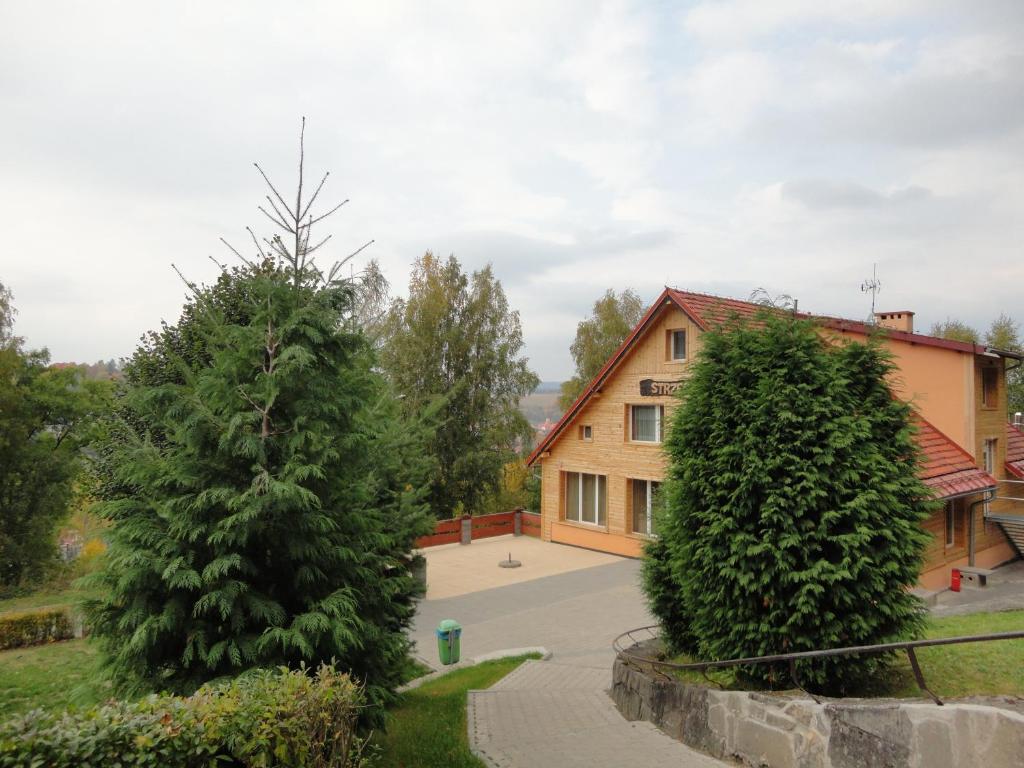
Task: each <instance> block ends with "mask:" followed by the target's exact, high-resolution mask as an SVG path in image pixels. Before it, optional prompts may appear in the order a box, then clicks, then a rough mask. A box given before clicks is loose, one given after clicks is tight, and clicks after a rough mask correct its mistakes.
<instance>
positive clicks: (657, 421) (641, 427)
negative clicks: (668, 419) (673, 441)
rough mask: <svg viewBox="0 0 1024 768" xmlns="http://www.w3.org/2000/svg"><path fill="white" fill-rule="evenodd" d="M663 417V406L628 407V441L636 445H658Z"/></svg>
mask: <svg viewBox="0 0 1024 768" xmlns="http://www.w3.org/2000/svg"><path fill="white" fill-rule="evenodd" d="M664 416H665V406H663V405H633V406H630V418H629V421H630V430H629V434H630V439H631V440H633V441H634V442H637V443H660V442H661V422H662V421H664Z"/></svg>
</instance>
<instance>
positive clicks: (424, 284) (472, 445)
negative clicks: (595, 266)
mask: <svg viewBox="0 0 1024 768" xmlns="http://www.w3.org/2000/svg"><path fill="white" fill-rule="evenodd" d="M522 348H523V333H522V328H521V326H520V323H519V313H518V312H516V311H514V310H512V309H511V308H510V307H509V305H508V299H507V298H506V297H505V292H504V290H503V289H502V287H501V283H500V282H499V281H498V280H497V279H496V278H495V277H494V273H493V272H492V270H491V268H490V267H489V266H488V267H485V268H484V269H482V270H479V271H477V272H474V273H473V274H472V275H467V274H465V273H464V272H463V271H462V268H461V266H460V265H459V262H458V261H457V260H456V259H455V257H454V256H450V257H449V258H448V260H447V261H442V260H440V259H438V258H436V257H435V256H434V255H433V254H432V253H430V252H427V253H426V254H424V255H423V256H422V257H421V258H420V259H418V260H417V261H416V264H415V265H414V267H413V272H412V278H411V280H410V283H409V298H408V299H398V300H396V301H395V302H394V303H393V304H392V307H391V311H390V313H389V315H388V320H387V324H386V332H385V342H384V345H383V349H382V352H381V363H382V365H383V368H384V371H385V372H386V373H387V376H388V378H389V380H390V381H391V383H392V385H393V387H394V389H395V392H396V393H397V394H398V395H399V397H400V398H401V400H402V408H403V410H404V411H405V413H406V414H408V415H410V416H412V415H415V414H418V413H421V412H423V411H424V410H426V409H428V408H430V407H436V408H438V419H439V424H438V429H437V432H436V436H435V437H434V439H433V441H432V442H431V445H430V452H431V454H432V455H433V456H434V457H435V459H436V461H437V466H438V473H437V476H436V478H435V480H434V483H433V485H432V489H431V497H430V498H431V507H432V508H433V510H434V513H435V514H436V515H437V516H438V517H439V518H444V517H450V516H451V515H453V514H454V513H455V512H456V510H465V511H466V512H470V513H472V512H478V511H481V510H482V508H483V505H484V502H485V500H486V499H487V498H489V497H491V496H492V495H493V494H494V493H495V492H496V491H497V490H498V489H499V487H500V484H501V477H502V471H503V468H504V466H505V465H506V464H507V463H508V462H510V461H512V460H513V459H514V458H515V456H516V453H517V449H519V448H522V447H524V446H527V445H529V443H530V439H531V436H532V430H531V429H530V425H529V424H528V423H527V421H526V419H525V418H524V417H523V415H522V414H521V413H520V412H519V400H520V398H522V397H523V396H524V395H526V394H529V393H530V392H532V391H533V389H534V388H535V387H536V386H537V384H538V383H539V379H538V378H537V376H536V374H534V373H533V371H531V370H530V368H529V366H528V361H527V359H526V358H525V357H523V356H522Z"/></svg>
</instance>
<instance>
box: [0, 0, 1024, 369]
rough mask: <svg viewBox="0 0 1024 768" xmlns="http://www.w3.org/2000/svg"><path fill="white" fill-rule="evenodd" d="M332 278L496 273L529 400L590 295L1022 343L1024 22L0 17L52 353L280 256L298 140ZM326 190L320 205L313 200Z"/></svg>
mask: <svg viewBox="0 0 1024 768" xmlns="http://www.w3.org/2000/svg"><path fill="white" fill-rule="evenodd" d="M302 115H306V116H307V118H308V129H307V161H308V167H309V170H310V171H311V172H315V171H316V170H318V169H324V170H327V169H329V170H330V171H331V172H332V175H331V180H330V182H329V187H328V190H327V192H328V193H329V195H327V196H326V198H325V199H332V200H341V199H344V198H350V199H351V202H350V203H349V204H348V205H347V206H346V207H345V208H343V209H342V211H341V212H340V213H339V214H338V215H336V216H335V217H333V218H332V220H331V221H332V225H331V228H330V229H331V231H332V232H334V240H333V241H332V242H333V243H336V246H335V251H334V253H335V255H343V254H344V253H347V251H348V250H351V249H354V248H355V247H356V246H358V245H360V244H362V243H363V242H364V241H366V240H368V239H370V238H374V239H375V240H376V243H375V245H374V246H372V248H371V249H369V250H368V251H367V252H366V253H367V255H371V256H373V257H375V258H377V259H378V260H379V261H380V262H381V265H382V267H383V269H384V271H385V273H386V275H387V277H388V278H389V280H390V281H391V283H392V288H393V290H394V292H395V293H397V294H401V293H403V292H404V290H405V286H406V283H407V279H408V273H409V267H410V264H411V262H412V260H413V259H414V258H415V257H416V256H417V255H418V254H420V253H422V252H423V251H424V250H427V249H431V250H433V251H435V252H438V253H442V254H448V253H455V255H456V256H457V257H458V258H459V259H460V261H462V263H463V264H464V265H465V266H467V267H470V268H478V267H480V266H482V265H484V264H486V263H487V262H491V263H492V264H493V265H494V268H495V271H496V273H497V275H498V277H499V278H500V279H501V280H502V282H503V283H504V285H505V288H506V291H507V292H508V294H509V297H510V300H511V302H512V305H513V306H514V307H516V308H517V309H518V310H519V311H520V313H521V316H522V322H523V328H524V333H525V337H526V342H527V353H528V354H529V356H530V358H531V359H532V361H533V364H534V367H535V368H536V370H537V371H538V372H539V373H540V375H541V377H542V378H544V379H548V380H551V379H561V378H564V377H566V376H568V375H569V373H570V369H571V361H570V359H569V355H568V346H569V343H570V342H571V340H572V336H573V334H574V331H575V326H576V323H577V322H579V320H580V319H582V318H583V317H584V316H585V315H586V314H587V311H588V309H589V307H590V305H591V304H592V303H593V301H594V299H595V298H596V297H597V296H598V295H600V294H601V293H602V292H603V291H604V289H606V288H608V287H615V288H617V289H621V288H625V287H632V288H634V289H636V290H637V291H639V292H640V294H641V295H642V296H643V297H644V298H645V299H648V300H650V299H653V298H654V296H655V295H656V294H657V293H658V292H659V291H660V290H661V288H662V287H663V286H664V285H666V284H671V285H676V286H681V287H686V288H689V289H692V290H698V291H705V292H711V293H718V294H724V295H730V296H735V297H738V298H745V297H747V296H749V295H750V293H751V291H752V290H754V289H755V288H759V287H763V288H765V289H767V290H768V291H769V292H771V293H787V294H791V295H793V296H795V297H797V298H798V299H799V301H800V307H801V309H807V310H809V311H818V312H822V313H829V314H839V315H845V316H851V317H857V318H860V317H864V316H865V315H866V314H867V312H868V309H869V306H870V299H869V298H868V297H866V296H865V295H864V294H862V293H861V292H860V285H861V282H862V281H863V279H864V278H865V277H867V276H869V275H870V274H871V269H872V264H873V263H875V262H877V264H878V271H879V275H880V277H881V280H882V283H883V288H882V292H881V294H880V296H879V304H880V308H881V309H912V310H916V311H917V312H918V327H919V328H921V327H922V326H925V327H927V326H928V325H930V324H931V323H932V322H934V321H936V320H941V319H944V318H946V317H947V316H954V317H959V318H962V319H964V320H967V321H969V322H971V323H973V324H975V325H978V326H981V327H984V326H986V325H987V324H988V322H989V321H990V320H991V318H992V317H994V316H995V315H996V314H998V313H999V312H1001V311H1005V312H1008V313H1011V314H1015V315H1016V316H1017V318H1018V319H1020V320H1024V308H1022V306H1021V300H1020V296H1021V286H1022V283H1024V265H1022V252H1021V246H1022V242H1024V3H1022V2H1020V0H972V1H971V2H964V1H963V0H920V1H918V0H906V1H900V0H858V1H853V0H851V1H850V2H839V1H836V2H821V0H773V2H770V3H767V2H762V1H761V0H725V1H724V2H705V3H688V4H684V3H670V2H658V3H628V2H601V3H599V2H596V1H595V0H584V1H583V2H552V1H551V0H544V1H543V2H523V1H522V0H520V1H518V2H509V3H497V2H487V3H477V2H463V3H433V2H431V3H426V2H408V3H389V2H379V1H377V0H375V2H360V3H347V2H323V3H315V2H296V3H280V2H274V3H270V2H253V1H252V0H247V1H246V2H212V1H208V2H201V3H200V2H196V3H188V2H180V3H155V2H140V1H139V0H131V1H130V2H123V3H121V2H108V1H106V0H95V1H94V2H89V3H81V2H67V3H59V2H49V1H47V0H38V1H37V2H15V0H0V212H2V213H0V216H2V224H3V241H4V242H3V248H2V251H0V253H2V256H0V282H3V283H4V284H5V285H8V286H9V287H10V288H12V289H13V291H14V293H15V302H16V305H17V307H18V310H19V315H18V323H17V326H16V327H17V330H18V332H19V333H21V334H22V335H24V336H26V337H27V339H28V341H29V343H31V344H33V345H37V346H44V345H45V346H47V347H49V348H50V350H51V352H52V354H53V358H54V359H55V360H79V361H92V360H95V359H98V358H109V357H119V356H123V355H127V354H129V353H130V352H131V350H132V349H133V347H134V344H135V341H136V339H137V338H138V336H139V335H140V334H141V333H142V332H143V331H145V330H146V329H149V328H153V327H155V326H157V325H158V324H159V322H160V320H161V319H167V320H174V319H175V318H176V317H177V315H178V310H179V308H180V305H181V302H182V299H183V295H184V288H183V286H182V285H181V283H180V282H179V281H178V279H177V277H176V276H175V274H174V272H173V271H172V269H171V263H172V262H173V263H175V264H177V265H178V266H179V267H180V268H181V269H182V271H183V272H185V274H187V275H188V276H189V277H190V278H191V279H194V280H197V281H204V280H210V279H212V278H213V277H215V274H216V267H215V266H214V264H213V263H212V262H211V261H210V260H209V259H208V256H209V255H214V256H215V257H216V258H218V259H219V260H222V261H223V260H226V259H227V257H228V256H229V254H227V252H226V251H225V250H224V248H223V246H221V245H220V243H219V242H218V238H219V237H220V236H222V235H223V236H225V237H227V238H228V239H229V240H232V241H234V242H235V243H237V244H238V245H240V246H241V245H244V243H245V241H246V237H247V236H246V233H245V229H244V228H245V226H246V225H247V224H248V225H253V226H254V227H258V228H260V229H261V230H264V231H268V230H267V227H265V226H264V225H265V224H267V222H265V221H261V218H262V217H261V214H259V213H258V212H257V211H256V207H255V206H256V205H257V203H258V202H260V199H261V196H262V194H263V190H262V188H261V182H260V179H259V177H258V176H257V175H256V172H255V169H254V168H253V167H252V162H253V161H254V160H256V161H259V162H260V163H261V165H263V166H264V167H265V168H266V169H267V170H268V172H269V173H270V174H271V176H272V177H274V178H276V179H278V180H280V182H281V184H282V185H290V184H291V182H292V180H293V178H294V170H295V162H296V149H297V146H296V145H297V134H298V127H299V119H300V116H302ZM325 194H326V193H325Z"/></svg>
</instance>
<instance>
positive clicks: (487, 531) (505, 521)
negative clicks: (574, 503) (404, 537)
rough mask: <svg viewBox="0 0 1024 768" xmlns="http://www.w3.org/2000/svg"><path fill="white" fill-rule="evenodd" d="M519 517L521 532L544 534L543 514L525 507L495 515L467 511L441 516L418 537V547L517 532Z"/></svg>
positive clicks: (462, 541) (468, 541) (537, 536)
mask: <svg viewBox="0 0 1024 768" xmlns="http://www.w3.org/2000/svg"><path fill="white" fill-rule="evenodd" d="M517 517H518V518H519V526H518V527H519V533H520V534H521V535H523V536H533V537H536V538H540V515H539V514H537V513H535V512H527V511H526V510H523V509H514V510H512V511H511V512H498V513H497V514H493V515H477V516H476V517H471V516H470V515H466V516H465V517H460V518H455V519H454V520H438V521H437V524H436V525H435V526H434V532H433V533H432V534H430V535H428V536H422V537H420V538H418V539H416V548H417V549H423V548H424V547H436V546H437V545H438V544H455V543H457V542H461V543H463V544H469V543H471V542H472V541H473V540H474V539H486V538H490V537H491V536H505V535H507V534H510V533H516V518H517Z"/></svg>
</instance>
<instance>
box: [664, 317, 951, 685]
mask: <svg viewBox="0 0 1024 768" xmlns="http://www.w3.org/2000/svg"><path fill="white" fill-rule="evenodd" d="M701 343H702V346H701V355H700V357H699V358H698V359H697V360H696V361H694V362H693V363H691V366H692V367H691V373H692V375H691V377H690V378H689V379H688V381H687V383H686V384H685V385H684V386H683V387H682V388H681V392H680V397H681V402H680V405H679V407H678V409H677V410H676V413H675V415H674V418H673V422H672V425H671V430H670V434H669V437H668V439H667V441H666V451H667V453H668V459H669V470H668V478H669V479H668V482H667V484H666V489H665V491H666V493H665V497H666V505H665V510H664V511H663V517H664V519H663V521H662V522H661V524H660V525H661V527H660V528H659V532H660V539H659V540H658V541H657V542H655V543H654V544H653V545H652V546H651V547H650V548H649V550H648V559H647V562H646V563H645V567H644V575H645V588H646V591H647V594H648V597H649V600H650V604H651V607H652V610H653V611H654V612H655V614H656V615H657V616H658V618H659V619H660V621H661V623H662V627H663V629H664V632H665V635H666V637H667V639H668V640H669V641H670V644H672V645H673V646H675V647H676V648H677V649H679V650H685V651H688V652H690V653H692V654H693V655H694V656H696V657H698V658H700V659H708V660H714V659H727V658H739V657H745V656H760V655H766V654H773V653H785V652H792V651H806V650H814V649H825V648H835V647H840V646H848V645H863V644H871V643H881V642H888V641H895V640H901V639H907V638H910V637H913V636H915V635H917V634H918V633H919V632H920V631H921V629H922V626H923V620H924V618H923V610H922V606H921V603H920V601H919V600H918V599H917V598H916V597H914V596H912V595H911V594H910V593H909V591H908V588H909V587H912V586H913V585H914V584H915V583H916V581H917V577H918V574H919V572H920V568H921V564H922V559H923V550H924V546H925V543H926V541H927V538H928V537H927V534H926V533H925V532H924V530H923V529H922V528H921V525H920V523H921V521H922V519H923V518H924V517H925V516H926V515H927V514H928V511H929V510H930V509H931V508H932V506H933V502H932V501H931V498H930V495H929V492H928V489H927V488H926V487H925V486H924V485H923V484H922V483H921V481H920V480H919V478H918V476H917V467H918V454H917V447H916V444H915V443H914V441H913V437H912V427H911V422H910V407H909V406H908V405H907V404H905V403H903V402H901V401H899V400H897V399H895V398H894V397H893V396H892V394H891V392H890V390H889V386H888V384H887V381H886V379H887V376H888V375H889V374H890V373H891V371H892V363H891V361H890V360H889V358H888V356H887V354H886V353H885V351H884V350H883V348H882V347H881V346H880V345H879V344H877V343H875V342H871V343H868V344H847V345H842V346H835V345H833V344H831V343H829V342H828V341H826V340H824V339H823V338H822V337H821V335H820V333H819V332H818V330H817V329H816V328H815V327H814V325H813V323H811V322H807V321H800V320H795V319H792V318H789V317H786V316H779V315H778V314H774V313H772V314H765V316H764V317H763V318H762V321H761V323H759V324H758V325H756V326H743V325H738V324H737V325H736V326H735V327H730V328H728V329H725V330H716V331H712V332H709V333H706V334H705V335H704V336H702V339H701ZM887 661H888V659H887V657H883V656H869V657H864V658H857V659H854V658H851V657H837V658H834V659H825V660H817V661H814V662H801V663H800V664H799V665H798V670H799V673H800V675H801V677H802V679H803V682H804V683H805V684H806V685H808V687H812V688H813V689H817V690H820V691H825V692H831V693H843V692H847V691H850V690H852V689H855V688H856V687H857V685H858V684H859V683H862V682H864V681H865V680H867V679H869V678H870V677H871V675H872V673H873V672H875V671H876V670H877V669H878V668H879V665H884V664H885V663H886V662H887ZM745 672H746V674H748V675H749V676H750V677H751V678H754V679H756V680H760V681H762V682H767V683H769V684H775V683H782V684H784V685H788V684H789V678H788V674H787V671H786V669H785V667H782V668H773V667H767V666H756V667H751V668H750V669H748V670H745Z"/></svg>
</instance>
